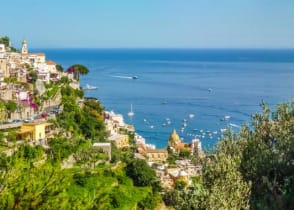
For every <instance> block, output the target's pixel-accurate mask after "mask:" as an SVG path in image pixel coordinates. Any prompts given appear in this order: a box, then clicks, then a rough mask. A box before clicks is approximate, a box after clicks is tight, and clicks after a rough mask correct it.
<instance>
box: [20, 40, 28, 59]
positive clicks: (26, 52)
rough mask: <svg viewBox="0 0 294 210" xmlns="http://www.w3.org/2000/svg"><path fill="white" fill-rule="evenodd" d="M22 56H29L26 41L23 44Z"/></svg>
mask: <svg viewBox="0 0 294 210" xmlns="http://www.w3.org/2000/svg"><path fill="white" fill-rule="evenodd" d="M21 54H25V55H26V54H28V46H27V41H26V40H25V39H24V40H23V41H22V43H21Z"/></svg>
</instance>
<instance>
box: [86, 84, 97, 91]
mask: <svg viewBox="0 0 294 210" xmlns="http://www.w3.org/2000/svg"><path fill="white" fill-rule="evenodd" d="M96 89H97V87H95V86H91V85H89V84H86V85H85V86H84V87H83V90H96Z"/></svg>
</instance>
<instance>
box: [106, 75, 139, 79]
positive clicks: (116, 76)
mask: <svg viewBox="0 0 294 210" xmlns="http://www.w3.org/2000/svg"><path fill="white" fill-rule="evenodd" d="M111 77H115V78H120V79H138V77H137V76H120V75H114V76H111Z"/></svg>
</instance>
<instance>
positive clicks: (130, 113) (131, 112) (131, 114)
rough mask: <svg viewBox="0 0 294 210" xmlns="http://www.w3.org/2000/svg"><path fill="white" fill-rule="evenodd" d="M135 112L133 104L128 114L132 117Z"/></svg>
mask: <svg viewBox="0 0 294 210" xmlns="http://www.w3.org/2000/svg"><path fill="white" fill-rule="evenodd" d="M134 114H135V113H134V112H133V105H132V104H131V111H129V112H128V116H129V117H132V116H134Z"/></svg>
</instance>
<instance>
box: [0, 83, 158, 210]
mask: <svg viewBox="0 0 294 210" xmlns="http://www.w3.org/2000/svg"><path fill="white" fill-rule="evenodd" d="M54 87H55V85H49V86H47V89H48V90H53V89H54ZM61 94H62V101H63V112H62V113H61V114H59V115H58V118H57V120H56V121H52V122H53V123H54V124H55V125H56V126H57V127H58V129H59V130H60V133H59V134H58V135H56V136H55V137H53V138H52V139H50V141H49V146H50V147H49V148H47V149H44V148H43V147H40V146H35V147H32V146H30V145H28V144H24V145H19V146H17V151H16V152H15V153H13V154H12V155H11V156H6V155H4V154H1V156H0V173H1V177H0V183H1V184H0V195H1V196H0V208H1V209H126V210H128V209H154V208H155V206H157V205H158V204H159V203H161V202H162V201H161V196H160V194H159V190H160V187H159V185H158V181H157V178H156V176H155V172H154V171H153V170H152V169H151V168H150V167H149V166H148V165H147V164H146V162H144V161H143V162H140V161H139V162H138V161H137V160H135V159H134V157H133V155H132V154H131V152H130V151H129V150H124V151H121V150H118V149H117V148H115V146H114V145H112V155H113V156H114V158H113V159H112V161H111V163H108V160H107V155H106V154H104V153H103V152H102V151H101V150H99V149H97V148H93V147H92V142H95V141H105V138H106V132H105V128H104V124H103V110H104V107H103V106H102V105H101V104H100V102H99V101H98V100H95V99H84V100H83V103H80V104H78V103H77V101H79V100H80V99H81V97H82V96H83V93H82V91H81V90H78V89H73V88H71V87H70V86H68V85H67V84H64V85H62V86H61ZM13 136H14V137H15V134H13V133H12V132H10V133H9V136H7V137H6V138H7V140H8V141H15V139H14V140H13V139H12V137H13ZM1 138H2V135H1ZM69 160H71V161H72V164H73V165H72V166H71V167H65V168H63V166H64V163H65V162H66V161H69ZM132 170H133V171H136V172H138V174H137V175H138V176H133V175H131V174H130V171H132Z"/></svg>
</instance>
